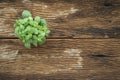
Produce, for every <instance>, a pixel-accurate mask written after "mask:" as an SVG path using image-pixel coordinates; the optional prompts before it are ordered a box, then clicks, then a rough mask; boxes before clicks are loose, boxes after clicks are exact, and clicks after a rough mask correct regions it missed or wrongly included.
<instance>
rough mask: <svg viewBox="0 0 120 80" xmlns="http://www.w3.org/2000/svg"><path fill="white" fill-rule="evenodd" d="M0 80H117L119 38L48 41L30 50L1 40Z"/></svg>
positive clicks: (16, 43) (17, 43)
mask: <svg viewBox="0 0 120 80" xmlns="http://www.w3.org/2000/svg"><path fill="white" fill-rule="evenodd" d="M0 44H1V46H0V51H1V53H0V79H1V80H2V79H4V80H5V79H7V80H20V79H22V80H26V79H28V80H38V79H42V80H80V79H82V80H87V79H88V80H113V79H115V80H119V78H120V76H119V75H120V72H119V70H120V51H119V48H120V40H119V39H64V40H63V39H48V40H47V43H46V44H44V45H42V46H39V47H38V48H35V47H32V49H26V48H24V46H23V44H22V43H21V42H20V41H19V40H17V39H0Z"/></svg>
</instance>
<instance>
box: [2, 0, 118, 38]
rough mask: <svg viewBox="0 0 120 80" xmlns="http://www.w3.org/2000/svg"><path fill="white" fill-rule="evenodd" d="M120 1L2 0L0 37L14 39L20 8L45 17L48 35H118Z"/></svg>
mask: <svg viewBox="0 0 120 80" xmlns="http://www.w3.org/2000/svg"><path fill="white" fill-rule="evenodd" d="M119 7H120V0H108V1H105V0H89V1H87V0H74V1H68V0H60V1H59V0H49V1H47V0H15V1H10V0H1V1H0V21H1V22H0V38H15V36H14V34H13V32H14V29H13V24H14V22H15V20H16V19H17V18H18V17H20V14H21V12H22V10H24V9H28V10H30V11H32V13H33V16H36V15H39V16H41V17H42V18H43V17H44V18H46V19H47V22H48V27H49V28H50V30H51V34H50V37H49V38H120V14H119V13H120V10H119Z"/></svg>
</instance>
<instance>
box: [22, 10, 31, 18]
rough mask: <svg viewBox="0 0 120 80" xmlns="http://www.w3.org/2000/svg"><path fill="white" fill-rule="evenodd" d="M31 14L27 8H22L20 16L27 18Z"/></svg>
mask: <svg viewBox="0 0 120 80" xmlns="http://www.w3.org/2000/svg"><path fill="white" fill-rule="evenodd" d="M31 16H32V14H31V13H30V12H29V11H28V10H24V11H23V12H22V18H28V17H31Z"/></svg>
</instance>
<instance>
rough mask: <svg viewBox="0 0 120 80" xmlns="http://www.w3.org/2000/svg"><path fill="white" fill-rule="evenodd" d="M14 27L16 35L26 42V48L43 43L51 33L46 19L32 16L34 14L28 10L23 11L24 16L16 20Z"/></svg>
mask: <svg viewBox="0 0 120 80" xmlns="http://www.w3.org/2000/svg"><path fill="white" fill-rule="evenodd" d="M14 28H15V31H14V33H15V36H17V37H18V38H19V39H20V40H21V41H22V42H23V43H24V45H25V47H26V48H31V45H34V46H36V47H37V46H38V45H41V44H43V43H44V42H45V41H46V37H47V36H48V34H49V33H50V30H49V29H48V28H47V24H46V20H45V19H41V18H40V17H39V16H36V17H35V18H32V14H31V13H30V12H29V11H28V10H24V11H23V12H22V18H21V19H18V20H16V23H15V24H14Z"/></svg>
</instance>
